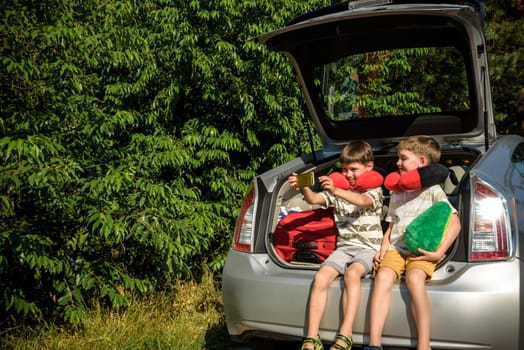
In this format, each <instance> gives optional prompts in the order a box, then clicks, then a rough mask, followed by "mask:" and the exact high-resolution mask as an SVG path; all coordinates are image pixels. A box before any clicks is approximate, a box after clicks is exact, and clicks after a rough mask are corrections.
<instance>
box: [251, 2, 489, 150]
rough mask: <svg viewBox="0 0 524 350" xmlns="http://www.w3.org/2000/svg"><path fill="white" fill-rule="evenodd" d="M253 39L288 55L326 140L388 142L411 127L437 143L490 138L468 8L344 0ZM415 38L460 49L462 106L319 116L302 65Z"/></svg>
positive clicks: (476, 37)
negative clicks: (456, 111) (467, 104)
mask: <svg viewBox="0 0 524 350" xmlns="http://www.w3.org/2000/svg"><path fill="white" fill-rule="evenodd" d="M358 5H361V6H360V7H359V6H358ZM257 40H258V41H260V42H262V43H264V44H265V45H266V46H267V47H268V48H269V49H271V50H275V51H283V52H285V53H286V54H287V55H288V56H289V57H290V59H291V62H292V63H293V65H294V66H295V70H296V71H297V75H298V78H299V81H300V82H301V84H302V87H303V89H304V90H305V95H306V100H307V102H308V108H309V110H310V114H311V117H312V119H313V121H314V122H315V125H316V126H317V130H318V131H319V134H320V136H321V138H322V140H323V143H324V145H325V146H326V145H335V146H336V145H339V146H340V145H342V144H344V143H346V142H347V141H348V140H351V139H356V138H366V139H367V140H369V141H370V142H371V143H378V144H389V143H391V142H394V141H398V140H399V139H401V138H404V137H406V136H409V135H411V134H431V135H432V136H434V137H435V138H436V139H437V140H438V141H439V142H441V144H442V143H443V144H445V143H450V144H464V143H466V144H484V143H486V144H487V143H488V142H492V141H493V140H494V138H495V134H496V132H495V127H494V121H493V114H492V111H491V102H490V99H489V98H488V97H489V95H486V86H489V81H487V76H488V74H487V58H486V52H485V50H486V48H485V42H484V33H483V26H482V19H481V16H480V14H479V12H478V9H477V8H475V7H472V6H468V5H460V4H453V3H447V4H442V3H440V2H439V3H436V2H432V1H418V2H413V1H411V2H408V1H394V2H392V1H391V0H390V1H382V0H379V1H377V0H369V1H368V0H362V1H356V2H347V3H342V4H337V5H333V6H330V7H327V8H323V9H320V10H317V11H314V12H312V13H308V14H305V15H302V16H299V17H297V18H296V19H294V20H293V21H291V22H290V24H289V25H288V26H286V27H285V28H282V29H279V30H276V31H273V32H270V33H266V34H263V35H261V36H259V37H258V38H257ZM417 45H422V46H424V45H425V46H433V47H441V46H447V45H449V46H454V47H457V48H459V50H460V51H461V52H463V54H464V55H465V57H466V64H467V66H468V67H467V69H468V80H469V81H468V84H469V87H470V91H471V101H472V103H473V105H472V106H471V108H470V109H469V110H468V112H467V113H464V114H462V115H442V116H438V117H428V116H426V115H414V116H411V117H410V118H404V119H402V120H400V119H399V118H381V119H380V120H376V119H366V118H364V119H359V120H352V121H347V122H343V123H334V122H332V121H330V120H329V118H327V117H326V116H325V115H323V111H322V108H321V107H320V106H319V103H318V101H317V102H316V101H315V98H314V97H313V95H314V94H313V93H312V92H311V91H310V92H309V93H308V89H311V87H308V86H307V83H306V80H307V79H306V78H305V76H304V75H305V74H307V73H306V70H307V67H311V66H313V65H315V64H319V63H320V62H329V61H330V60H333V59H336V58H337V57H342V56H344V55H347V54H348V53H349V52H358V51H361V52H365V51H369V50H371V51H372V50H385V49H392V48H406V47H417ZM488 102H489V103H488ZM456 120H459V122H458V123H459V124H460V125H461V126H460V127H459V128H458V129H454V130H450V128H448V127H446V125H449V124H450V123H455V122H456ZM439 130H442V133H440V131H439Z"/></svg>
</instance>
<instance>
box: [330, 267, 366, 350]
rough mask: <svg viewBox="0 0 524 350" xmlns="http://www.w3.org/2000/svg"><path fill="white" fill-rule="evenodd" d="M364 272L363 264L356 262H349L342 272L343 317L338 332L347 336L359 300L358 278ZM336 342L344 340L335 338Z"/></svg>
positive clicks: (350, 329)
mask: <svg viewBox="0 0 524 350" xmlns="http://www.w3.org/2000/svg"><path fill="white" fill-rule="evenodd" d="M365 272H366V270H365V269H364V266H362V264H360V263H358V262H356V263H353V264H351V265H350V266H349V267H348V268H347V269H346V272H345V273H344V291H343V296H342V305H343V315H344V319H343V320H342V324H341V325H340V329H339V331H338V332H339V334H342V335H344V336H346V337H348V338H350V337H351V336H352V335H353V322H354V321H355V317H356V315H357V311H358V304H359V302H360V279H361V278H362V275H364V273H365ZM337 343H338V344H340V345H344V342H342V341H341V340H337Z"/></svg>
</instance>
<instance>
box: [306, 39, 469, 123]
mask: <svg viewBox="0 0 524 350" xmlns="http://www.w3.org/2000/svg"><path fill="white" fill-rule="evenodd" d="M311 77H312V79H313V86H314V88H315V91H316V93H317V97H318V100H319V102H320V104H321V107H322V109H323V110H324V114H325V116H326V117H327V118H328V119H329V120H331V121H333V122H339V121H346V120H353V119H362V118H384V117H396V118H402V117H407V116H413V115H421V114H424V115H428V116H431V115H434V116H438V115H441V114H443V113H446V114H450V115H456V113H457V112H459V113H460V112H464V111H468V110H469V109H470V108H471V105H472V103H471V101H470V91H469V89H468V79H467V72H466V64H465V61H464V57H463V55H462V54H461V52H460V51H459V50H458V49H457V48H456V47H453V46H449V47H414V48H406V49H392V50H381V51H372V52H363V53H354V54H350V55H348V56H344V57H341V58H336V59H335V60H333V61H329V62H325V63H323V64H321V65H318V66H315V67H313V71H312V76H311ZM450 123H453V120H450ZM457 127H458V128H460V126H457Z"/></svg>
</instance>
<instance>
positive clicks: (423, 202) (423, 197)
mask: <svg viewBox="0 0 524 350" xmlns="http://www.w3.org/2000/svg"><path fill="white" fill-rule="evenodd" d="M440 201H443V202H446V203H448V205H449V206H450V207H451V210H452V212H453V213H456V212H457V210H456V209H455V208H453V206H452V205H451V203H449V201H448V197H447V196H446V193H445V192H444V191H443V190H442V188H441V187H440V185H434V186H431V187H428V188H424V189H422V190H416V191H399V192H392V193H391V198H390V200H389V209H388V214H387V216H386V221H387V222H390V223H393V227H392V230H391V235H390V237H389V240H390V244H391V245H390V247H389V249H396V250H398V251H400V252H401V253H403V254H405V255H407V254H408V253H409V250H408V248H407V246H406V244H405V243H404V240H403V238H404V232H406V227H407V226H408V225H409V224H410V223H411V222H412V221H413V220H414V219H415V218H416V217H417V216H419V215H420V214H422V213H423V212H424V211H425V210H426V209H429V207H431V206H432V205H433V204H434V203H436V202H440Z"/></svg>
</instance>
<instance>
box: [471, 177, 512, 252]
mask: <svg viewBox="0 0 524 350" xmlns="http://www.w3.org/2000/svg"><path fill="white" fill-rule="evenodd" d="M471 185H472V186H471V190H472V192H471V195H472V201H471V204H472V213H471V225H470V227H471V229H470V230H471V246H470V261H485V260H502V259H507V258H508V257H509V254H510V247H511V240H510V232H511V230H510V224H509V215H508V206H507V202H506V200H505V199H504V197H503V196H502V195H501V194H500V193H499V192H497V191H496V190H495V189H494V188H492V187H491V186H489V185H488V184H487V183H485V182H484V181H482V180H481V179H479V178H478V177H473V178H472V183H471Z"/></svg>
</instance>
